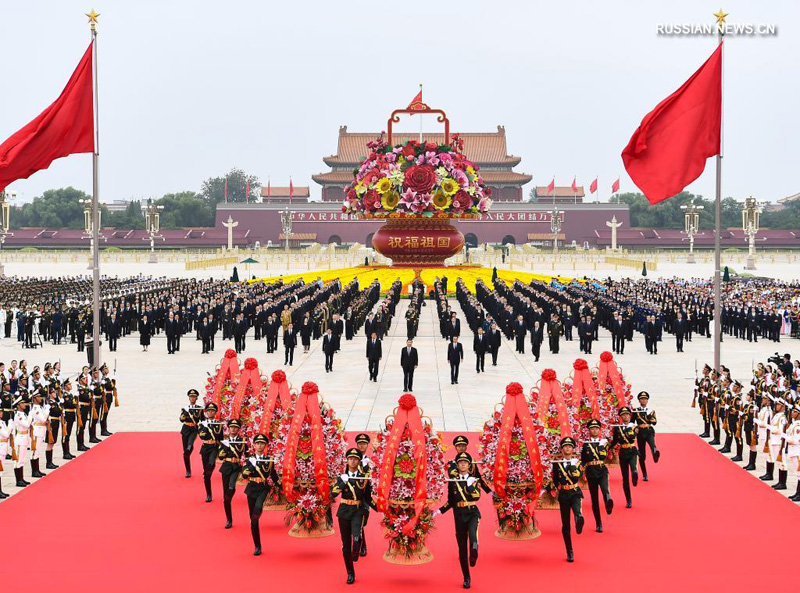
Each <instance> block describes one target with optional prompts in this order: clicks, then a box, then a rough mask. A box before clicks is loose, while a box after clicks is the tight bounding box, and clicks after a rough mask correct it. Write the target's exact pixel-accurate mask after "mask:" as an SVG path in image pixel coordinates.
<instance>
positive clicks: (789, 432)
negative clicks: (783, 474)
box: [784, 402, 800, 502]
mask: <svg viewBox="0 0 800 593" xmlns="http://www.w3.org/2000/svg"><path fill="white" fill-rule="evenodd" d="M791 417H792V423H791V424H790V425H789V428H787V429H786V452H785V453H784V457H785V458H786V467H787V470H792V471H793V472H794V477H795V478H797V490H796V492H795V493H794V495H793V496H790V497H789V500H793V501H795V502H800V402H795V404H794V406H792V412H791Z"/></svg>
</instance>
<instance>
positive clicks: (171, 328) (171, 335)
mask: <svg viewBox="0 0 800 593" xmlns="http://www.w3.org/2000/svg"><path fill="white" fill-rule="evenodd" d="M164 333H165V334H167V354H173V353H174V352H175V334H177V333H178V324H177V323H175V317H174V315H173V313H172V311H170V312H169V317H168V318H167V321H166V322H165V323H164Z"/></svg>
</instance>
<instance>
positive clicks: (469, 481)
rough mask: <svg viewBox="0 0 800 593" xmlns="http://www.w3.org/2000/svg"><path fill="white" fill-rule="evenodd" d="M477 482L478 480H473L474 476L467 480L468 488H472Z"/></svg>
mask: <svg viewBox="0 0 800 593" xmlns="http://www.w3.org/2000/svg"><path fill="white" fill-rule="evenodd" d="M477 481H478V479H477V478H473V477H472V476H470V477H468V478H467V488H471V487H472V485H473V484H474V483H475V482H477Z"/></svg>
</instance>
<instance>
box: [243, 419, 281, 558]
mask: <svg viewBox="0 0 800 593" xmlns="http://www.w3.org/2000/svg"><path fill="white" fill-rule="evenodd" d="M266 446H267V437H266V435H263V434H258V435H256V437H255V438H254V439H253V447H254V448H255V453H254V455H253V456H252V457H248V458H247V461H245V464H244V467H243V469H242V476H244V477H245V478H247V480H248V482H247V486H246V487H245V489H244V493H245V495H246V496H247V509H248V510H249V511H250V533H251V534H252V535H253V545H254V546H255V550H254V551H253V555H254V556H261V527H260V525H259V520H260V519H261V512H262V511H263V510H264V502H265V501H266V500H267V496H269V493H270V492H271V491H272V489H273V488H275V487H277V484H278V474H277V472H276V471H275V462H274V461H273V460H272V459H267V457H266V456H265V455H264V447H266Z"/></svg>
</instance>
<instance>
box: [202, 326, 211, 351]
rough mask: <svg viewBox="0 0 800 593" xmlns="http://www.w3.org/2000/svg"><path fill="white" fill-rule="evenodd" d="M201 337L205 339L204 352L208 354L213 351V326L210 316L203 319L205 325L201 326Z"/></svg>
mask: <svg viewBox="0 0 800 593" xmlns="http://www.w3.org/2000/svg"><path fill="white" fill-rule="evenodd" d="M200 339H201V340H203V354H208V353H209V352H210V351H211V326H210V325H209V324H208V317H206V318H205V319H203V325H201V326H200Z"/></svg>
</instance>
